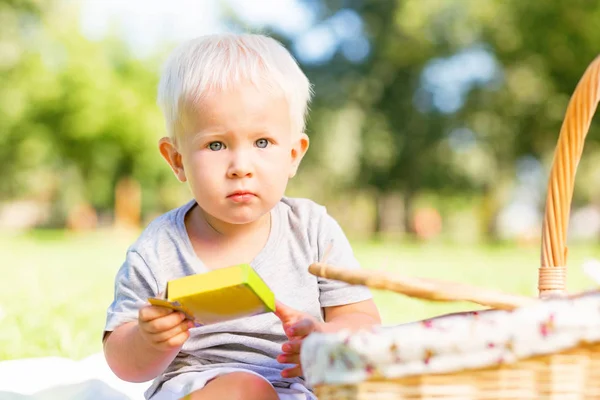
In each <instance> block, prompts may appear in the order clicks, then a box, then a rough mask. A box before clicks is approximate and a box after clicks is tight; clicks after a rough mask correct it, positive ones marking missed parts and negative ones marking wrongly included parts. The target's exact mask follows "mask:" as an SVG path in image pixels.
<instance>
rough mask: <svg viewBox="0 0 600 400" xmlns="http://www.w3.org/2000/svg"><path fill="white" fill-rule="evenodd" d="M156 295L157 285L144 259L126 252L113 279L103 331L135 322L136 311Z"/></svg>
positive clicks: (136, 254)
mask: <svg viewBox="0 0 600 400" xmlns="http://www.w3.org/2000/svg"><path fill="white" fill-rule="evenodd" d="M157 293H158V284H157V283H156V279H155V278H154V275H153V274H152V271H151V270H150V268H149V267H148V265H147V264H146V262H145V261H144V259H143V258H142V257H141V256H140V255H139V253H137V252H136V251H132V250H130V251H128V252H127V256H126V258H125V262H124V263H123V265H121V268H120V269H119V271H118V272H117V276H116V278H115V288H114V298H113V302H112V303H111V305H110V306H109V307H108V310H107V313H106V324H105V327H104V331H105V332H107V331H113V330H115V329H116V328H117V327H119V326H120V325H122V324H124V323H126V322H131V321H137V318H138V310H139V309H140V308H141V307H142V306H143V305H144V304H146V303H147V302H148V297H154V296H156V295H157Z"/></svg>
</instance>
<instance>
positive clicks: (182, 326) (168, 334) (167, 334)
mask: <svg viewBox="0 0 600 400" xmlns="http://www.w3.org/2000/svg"><path fill="white" fill-rule="evenodd" d="M189 329H190V322H189V321H183V322H181V323H179V324H177V325H176V326H174V327H173V328H171V329H169V330H167V331H163V332H158V333H154V334H152V335H151V336H150V338H151V340H152V341H153V342H154V343H160V342H164V341H167V340H169V339H171V338H172V337H174V336H177V335H179V334H180V333H181V332H187V331H188V330H189Z"/></svg>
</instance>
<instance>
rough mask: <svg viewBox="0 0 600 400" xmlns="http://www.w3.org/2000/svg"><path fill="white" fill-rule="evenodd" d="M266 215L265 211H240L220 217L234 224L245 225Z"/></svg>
mask: <svg viewBox="0 0 600 400" xmlns="http://www.w3.org/2000/svg"><path fill="white" fill-rule="evenodd" d="M264 215H265V213H240V214H238V215H231V214H229V215H223V218H219V219H220V220H221V221H223V222H226V223H228V224H232V225H245V224H250V223H252V222H256V221H257V220H259V219H260V218H261V217H262V216H264Z"/></svg>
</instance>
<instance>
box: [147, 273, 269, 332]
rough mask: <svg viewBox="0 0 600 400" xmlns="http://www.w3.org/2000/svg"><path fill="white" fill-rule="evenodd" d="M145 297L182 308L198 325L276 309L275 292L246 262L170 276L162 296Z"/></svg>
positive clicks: (153, 302)
mask: <svg viewBox="0 0 600 400" xmlns="http://www.w3.org/2000/svg"><path fill="white" fill-rule="evenodd" d="M148 301H149V302H150V304H153V305H157V306H163V307H168V308H171V309H173V310H177V311H182V312H184V313H185V314H186V315H187V317H188V318H189V319H191V320H192V321H194V322H196V323H197V324H200V325H208V324H214V323H217V322H223V321H231V320H234V319H237V318H243V317H249V316H252V315H258V314H262V313H266V312H272V311H275V295H274V294H273V292H272V291H271V289H269V287H268V286H267V284H266V283H265V282H264V281H263V280H262V278H261V277H260V276H259V275H258V274H257V273H256V272H255V271H254V270H253V269H252V267H251V266H250V265H248V264H240V265H235V266H232V267H227V268H221V269H215V270H212V271H210V272H205V273H201V274H195V275H189V276H186V277H183V278H178V279H174V280H171V281H169V282H167V288H166V290H165V297H164V298H156V297H151V298H149V299H148Z"/></svg>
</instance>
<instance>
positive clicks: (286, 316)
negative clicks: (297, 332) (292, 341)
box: [275, 300, 299, 324]
mask: <svg viewBox="0 0 600 400" xmlns="http://www.w3.org/2000/svg"><path fill="white" fill-rule="evenodd" d="M298 314H299V313H298V311H296V310H294V309H293V308H292V307H288V306H286V305H285V304H283V303H282V302H280V301H279V300H275V315H276V316H277V318H279V319H280V320H281V322H283V323H284V324H286V323H294V322H295V321H296V320H297V319H298Z"/></svg>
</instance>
